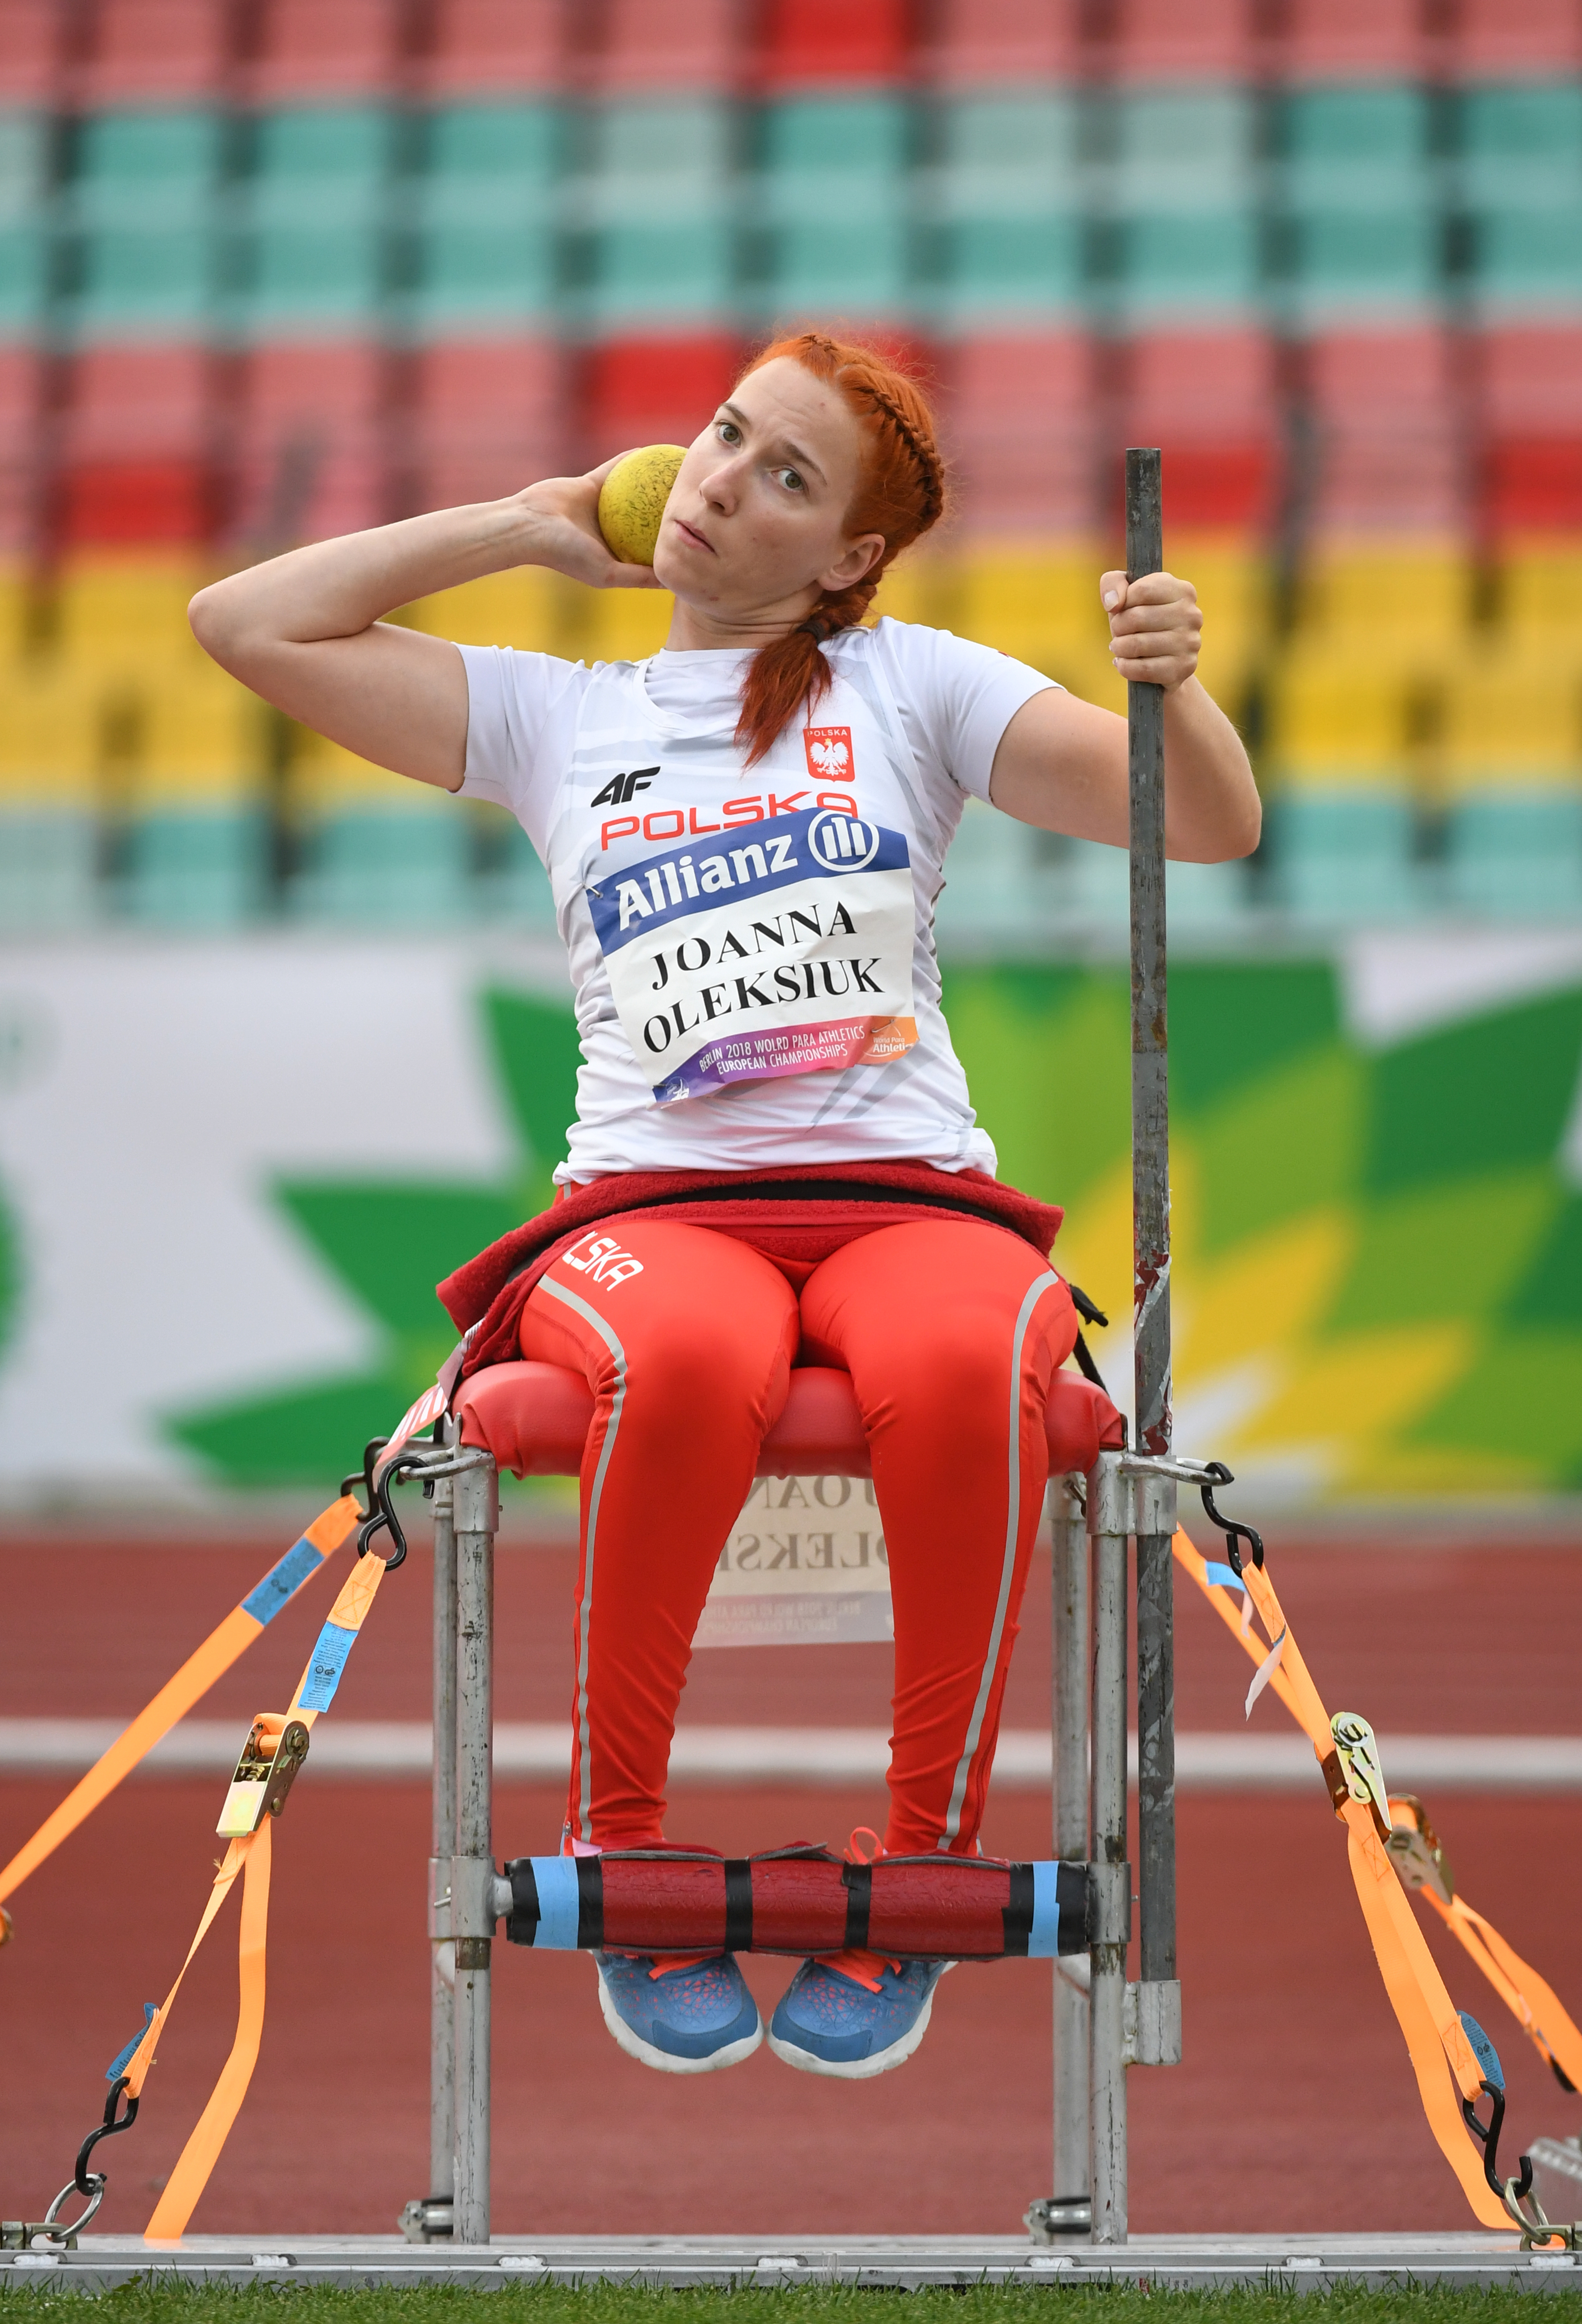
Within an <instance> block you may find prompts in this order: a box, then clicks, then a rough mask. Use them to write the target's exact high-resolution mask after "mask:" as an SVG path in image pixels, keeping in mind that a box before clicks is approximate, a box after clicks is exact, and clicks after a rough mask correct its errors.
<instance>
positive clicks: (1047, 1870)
mask: <svg viewBox="0 0 1582 2324" xmlns="http://www.w3.org/2000/svg"><path fill="white" fill-rule="evenodd" d="M1059 1876H1060V1867H1059V1865H1058V1864H1035V1865H1034V1866H1033V1867H1032V1927H1031V1928H1030V1929H1029V1931H1028V1932H1027V1957H1028V1959H1029V1960H1054V1958H1055V1955H1056V1954H1057V1953H1058V1952H1059V1950H1060V1897H1059V1886H1058V1883H1059Z"/></svg>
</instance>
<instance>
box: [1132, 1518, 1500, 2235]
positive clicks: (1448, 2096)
mask: <svg viewBox="0 0 1582 2324" xmlns="http://www.w3.org/2000/svg"><path fill="white" fill-rule="evenodd" d="M1174 1550H1175V1557H1176V1563H1178V1564H1179V1565H1180V1566H1181V1567H1182V1568H1183V1570H1184V1571H1185V1572H1188V1573H1189V1574H1190V1575H1191V1577H1192V1579H1193V1581H1194V1582H1197V1584H1198V1588H1199V1589H1200V1590H1201V1591H1203V1594H1204V1596H1205V1597H1206V1598H1207V1600H1208V1602H1209V1604H1210V1605H1211V1606H1213V1607H1214V1608H1215V1609H1216V1611H1217V1613H1218V1614H1219V1616H1220V1618H1221V1619H1222V1620H1223V1621H1224V1622H1225V1623H1226V1627H1227V1628H1229V1629H1230V1630H1231V1631H1233V1632H1234V1633H1235V1636H1236V1637H1237V1638H1238V1639H1239V1640H1240V1641H1241V1644H1242V1645H1243V1646H1244V1647H1245V1649H1246V1651H1247V1653H1248V1654H1249V1655H1251V1656H1252V1657H1253V1659H1254V1661H1255V1662H1256V1663H1258V1665H1259V1674H1258V1678H1257V1679H1254V1685H1253V1689H1252V1691H1251V1692H1249V1695H1248V1709H1249V1711H1250V1710H1251V1707H1252V1703H1253V1701H1254V1698H1255V1695H1256V1693H1257V1692H1258V1691H1259V1679H1262V1680H1263V1683H1266V1684H1268V1685H1269V1686H1272V1688H1273V1690H1274V1692H1275V1693H1276V1694H1278V1695H1279V1697H1280V1700H1281V1702H1283V1703H1284V1705H1285V1707H1286V1709H1287V1710H1288V1711H1290V1712H1291V1717H1292V1718H1293V1719H1294V1720H1296V1722H1297V1724H1298V1726H1299V1727H1300V1728H1301V1729H1303V1730H1304V1732H1305V1733H1306V1735H1307V1737H1308V1738H1309V1741H1310V1742H1311V1744H1312V1747H1313V1753H1314V1757H1316V1758H1317V1759H1318V1765H1319V1768H1320V1770H1321V1772H1322V1774H1323V1776H1324V1780H1325V1783H1326V1784H1327V1786H1328V1792H1329V1796H1330V1799H1331V1801H1332V1803H1334V1807H1335V1812H1336V1814H1337V1817H1338V1818H1339V1819H1340V1820H1341V1821H1342V1822H1343V1823H1344V1824H1345V1825H1346V1855H1347V1858H1349V1861H1350V1865H1351V1876H1352V1878H1353V1880H1354V1881H1355V1885H1356V1893H1357V1901H1358V1903H1359V1904H1361V1906H1362V1909H1363V1917H1364V1919H1365V1921H1366V1923H1367V1926H1368V1935H1369V1937H1370V1938H1371V1939H1372V1941H1373V1947H1374V1959H1375V1960H1376V1961H1377V1962H1378V1964H1379V1973H1380V1975H1381V1976H1382V1977H1383V1980H1384V1990H1385V1992H1386V1993H1387V1994H1388V1995H1389V1997H1390V2006H1391V2007H1392V2009H1393V2010H1394V2012H1395V2016H1396V2022H1397V2023H1398V2024H1399V2025H1400V2027H1401V2031H1402V2034H1403V2035H1404V2036H1405V2039H1406V2047H1407V2051H1408V2052H1409V2054H1410V2056H1411V2065H1412V2071H1413V2072H1414V2073H1415V2075H1416V2076H1417V2087H1418V2092H1419V2095H1420V2098H1421V2099H1422V2105H1423V2112H1424V2113H1425V2114H1426V2115H1427V2116H1428V2121H1429V2129H1430V2130H1431V2131H1432V2132H1433V2134H1434V2136H1435V2138H1436V2139H1437V2140H1438V2142H1439V2150H1440V2152H1441V2153H1443V2155H1444V2157H1445V2160H1446V2161H1447V2162H1448V2163H1449V2165H1450V2168H1451V2169H1452V2171H1454V2172H1455V2173H1456V2176H1457V2179H1458V2180H1459V2181H1460V2182H1461V2189H1462V2192H1463V2193H1464V2194H1465V2196H1466V2199H1467V2202H1468V2203H1469V2204H1470V2205H1471V2207H1472V2209H1473V2211H1474V2213H1475V2215H1476V2218H1477V2219H1478V2220H1479V2222H1480V2223H1481V2224H1482V2225H1483V2226H1484V2227H1503V2228H1508V2227H1510V2226H1511V2224H1512V2218H1511V2214H1510V2213H1509V2212H1508V2211H1507V2210H1506V2208H1505V2206H1504V2204H1503V2202H1502V2201H1501V2199H1500V2198H1499V2196H1498V2195H1497V2194H1496V2193H1495V2192H1494V2189H1493V2188H1492V2187H1491V2186H1490V2185H1489V2183H1488V2181H1487V2179H1486V2178H1485V2173H1484V2160H1483V2155H1482V2153H1481V2152H1480V2151H1479V2149H1478V2148H1477V2147H1476V2145H1475V2144H1474V2143H1473V2140H1472V2138H1471V2136H1470V2135H1469V2134H1468V2131H1467V2127H1466V2120H1465V2118H1464V2116H1463V2114H1462V2109H1461V2105H1460V2101H1461V2100H1462V2099H1465V2100H1466V2102H1467V2104H1468V2105H1469V2106H1470V2105H1473V2104H1476V2101H1477V2099H1478V2098H1480V2097H1481V2096H1482V2094H1483V2090H1484V2068H1483V2066H1482V2065H1481V2064H1480V2062H1479V2061H1478V2058H1477V2055H1476V2052H1475V2051H1474V2049H1473V2046H1472V2043H1470V2041H1469V2040H1468V2039H1467V2036H1466V2031H1465V2030H1464V2028H1463V2026H1462V2024H1461V2020H1460V2018H1459V2017H1458V2015H1457V2012H1456V2007H1455V2005H1454V2003H1453V2002H1452V2001H1451V1999H1450V1997H1449V1994H1448V1992H1447V1991H1446V1989H1445V1981H1444V1979H1443V1978H1441V1976H1440V1975H1439V1969H1438V1967H1437V1966H1436V1964H1435V1961H1434V1958H1433V1955H1432V1954H1431V1953H1430V1952H1429V1949H1428V1945H1427V1942H1426V1941H1425V1939H1424V1937H1423V1933H1422V1931H1421V1929H1420V1927H1419V1926H1418V1923H1417V1920H1416V1916H1415V1915H1414V1914H1413V1913H1412V1910H1411V1905H1410V1904H1408V1903H1407V1900H1406V1895H1405V1892H1404V1891H1403V1889H1402V1886H1401V1883H1400V1881H1399V1880H1398V1879H1397V1878H1396V1877H1395V1870H1394V1867H1393V1865H1392V1861H1391V1858H1390V1856H1389V1854H1388V1852H1387V1846H1388V1842H1389V1840H1390V1835H1391V1831H1392V1824H1391V1821H1390V1810H1389V1802H1388V1798H1387V1795H1386V1794H1385V1792H1384V1788H1383V1777H1382V1775H1380V1772H1379V1766H1378V1754H1377V1747H1376V1746H1375V1744H1374V1738H1373V1730H1372V1729H1370V1728H1369V1727H1368V1726H1367V1724H1366V1722H1365V1720H1360V1719H1356V1718H1355V1717H1353V1716H1351V1715H1349V1714H1345V1713H1343V1714H1342V1715H1341V1717H1340V1718H1339V1719H1338V1720H1333V1721H1332V1720H1331V1719H1330V1718H1329V1715H1328V1712H1327V1711H1326V1710H1325V1708H1324V1705H1323V1702H1322V1701H1321V1700H1320V1698H1319V1694H1318V1688H1317V1687H1316V1686H1315V1685H1314V1684H1313V1681H1312V1679H1311V1677H1310V1675H1309V1671H1308V1666H1307V1665H1306V1663H1305V1662H1304V1661H1303V1660H1302V1656H1301V1652H1300V1648H1299V1647H1298V1646H1297V1643H1296V1640H1295V1639H1294V1638H1293V1637H1291V1625H1290V1624H1289V1622H1288V1621H1287V1620H1286V1618H1285V1615H1284V1613H1283V1611H1282V1610H1281V1604H1280V1600H1279V1599H1278V1598H1277V1597H1276V1595H1275V1593H1274V1586H1273V1584H1272V1582H1271V1581H1270V1579H1269V1575H1268V1572H1267V1570H1266V1569H1265V1568H1264V1567H1263V1566H1261V1565H1258V1564H1256V1563H1254V1562H1253V1561H1252V1560H1251V1559H1248V1560H1247V1561H1246V1563H1244V1567H1243V1570H1242V1572H1241V1573H1240V1574H1239V1575H1237V1574H1235V1573H1233V1572H1231V1570H1230V1569H1229V1568H1228V1567H1225V1566H1219V1567H1214V1568H1211V1567H1210V1565H1209V1564H1208V1563H1207V1561H1206V1560H1205V1559H1204V1558H1203V1557H1202V1556H1200V1555H1199V1554H1198V1550H1197V1549H1196V1548H1195V1547H1194V1545H1193V1544H1192V1543H1191V1541H1190V1540H1189V1538H1188V1536H1187V1535H1186V1534H1185V1532H1184V1531H1182V1530H1181V1529H1180V1528H1179V1527H1178V1529H1177V1532H1176V1536H1175V1543H1174ZM1221 1577H1224V1578H1223V1579H1222V1578H1221ZM1227 1582H1228V1583H1229V1585H1230V1587H1232V1588H1235V1589H1239V1590H1241V1591H1244V1592H1245V1594H1246V1595H1247V1597H1249V1598H1250V1599H1251V1600H1252V1602H1253V1604H1254V1607H1255V1608H1256V1609H1257V1612H1258V1618H1259V1619H1260V1621H1261V1622H1262V1623H1263V1628H1264V1631H1265V1633H1266V1634H1267V1637H1268V1638H1269V1640H1270V1646H1269V1649H1268V1651H1267V1652H1265V1651H1264V1649H1263V1646H1261V1644H1260V1642H1259V1641H1258V1640H1257V1639H1255V1638H1254V1637H1253V1636H1252V1634H1251V1630H1250V1628H1248V1627H1247V1626H1246V1625H1245V1624H1244V1620H1243V1618H1242V1615H1241V1614H1240V1613H1239V1612H1238V1611H1237V1610H1236V1609H1235V1607H1234V1606H1233V1605H1232V1603H1231V1600H1230V1598H1229V1596H1228V1594H1227V1590H1226V1583H1227ZM1447 2067H1448V2069H1449V2071H1448V2075H1447V2072H1446V2069H1447Z"/></svg>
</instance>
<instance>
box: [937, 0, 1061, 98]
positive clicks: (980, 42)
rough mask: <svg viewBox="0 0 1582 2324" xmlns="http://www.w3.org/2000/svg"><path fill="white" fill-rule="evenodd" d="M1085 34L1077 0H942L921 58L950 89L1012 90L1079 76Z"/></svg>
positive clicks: (939, 82)
mask: <svg viewBox="0 0 1582 2324" xmlns="http://www.w3.org/2000/svg"><path fill="white" fill-rule="evenodd" d="M1080 39H1081V23H1080V18H1079V16H1078V9H1077V7H1076V5H1074V0H940V5H939V6H938V7H937V8H936V9H935V11H934V13H933V18H932V22H931V23H930V25H929V27H928V30H927V32H926V33H925V35H924V42H925V44H924V47H923V49H922V51H921V57H920V62H921V65H922V67H923V69H924V70H925V71H926V72H927V73H928V74H929V76H930V78H931V79H933V80H934V81H935V82H937V83H938V85H939V87H940V88H942V89H944V90H947V91H953V90H956V89H959V88H965V87H968V86H970V85H971V84H972V83H974V82H980V83H986V84H990V85H996V84H997V85H998V86H1000V87H1001V88H1007V89H1009V88H1016V87H1018V86H1019V85H1022V84H1025V83H1027V82H1029V81H1032V82H1038V81H1045V82H1047V81H1052V80H1067V79H1070V78H1075V73H1076V67H1077V63H1078V55H1079V52H1080Z"/></svg>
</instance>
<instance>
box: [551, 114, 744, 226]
mask: <svg viewBox="0 0 1582 2324" xmlns="http://www.w3.org/2000/svg"><path fill="white" fill-rule="evenodd" d="M587 127H588V142H589V154H588V167H589V171H590V173H591V177H592V181H593V189H594V193H595V197H596V198H597V200H598V202H599V203H600V205H601V206H602V208H604V209H605V210H606V212H607V211H608V210H609V209H611V208H614V209H615V210H617V211H624V210H629V209H630V208H631V207H632V205H633V204H634V202H643V201H651V200H658V201H661V202H663V203H665V204H666V205H667V206H674V207H676V208H698V207H699V206H700V205H701V204H702V203H703V202H706V201H708V200H710V199H713V198H715V197H716V196H717V194H718V193H719V191H720V190H721V189H722V187H723V186H724V185H725V183H726V180H727V179H728V177H729V175H730V172H731V170H732V168H733V166H734V160H735V152H734V148H735V120H734V116H733V113H732V109H731V107H730V106H728V105H726V102H725V101H724V99H723V98H717V97H707V96H698V95H695V94H693V93H691V92H689V91H687V90H683V89H677V90H675V91H673V92H671V93H669V94H668V95H666V96H664V97H650V98H644V99H638V98H630V97H629V98H622V99H621V100H620V101H619V102H618V103H615V104H608V105H600V106H594V107H593V108H592V109H591V111H590V113H589V115H588V120H587Z"/></svg>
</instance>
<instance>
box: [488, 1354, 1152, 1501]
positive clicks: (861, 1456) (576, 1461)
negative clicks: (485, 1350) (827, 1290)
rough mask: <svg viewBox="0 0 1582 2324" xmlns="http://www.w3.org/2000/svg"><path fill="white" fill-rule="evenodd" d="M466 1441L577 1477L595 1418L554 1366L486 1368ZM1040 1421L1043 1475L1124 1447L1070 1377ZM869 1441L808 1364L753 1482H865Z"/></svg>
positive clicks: (842, 1385)
mask: <svg viewBox="0 0 1582 2324" xmlns="http://www.w3.org/2000/svg"><path fill="white" fill-rule="evenodd" d="M456 1409H457V1412H458V1416H459V1417H460V1420H461V1441H462V1443H464V1444H482V1445H485V1446H486V1447H487V1449H488V1450H489V1451H490V1452H492V1453H493V1454H494V1456H495V1460H496V1462H498V1463H499V1465H500V1467H501V1468H502V1469H509V1470H510V1471H512V1473H513V1476H517V1477H575V1476H576V1475H577V1474H578V1471H579V1470H580V1469H581V1467H582V1448H583V1444H584V1443H585V1442H586V1440H587V1431H588V1425H589V1423H590V1422H591V1421H592V1418H593V1392H592V1390H591V1389H590V1388H589V1387H588V1385H587V1381H586V1380H585V1379H583V1377H582V1375H581V1373H580V1372H573V1371H568V1370H566V1369H565V1368H564V1366H562V1365H560V1364H529V1363H516V1364H490V1365H488V1366H487V1367H486V1369H484V1370H483V1371H481V1372H475V1373H474V1374H473V1376H472V1378H471V1379H469V1380H468V1381H467V1383H466V1385H465V1386H464V1387H463V1388H462V1390H461V1393H460V1394H459V1396H458V1397H457V1399H456ZM1044 1425H1045V1429H1046V1432H1047V1434H1048V1436H1049V1443H1050V1473H1051V1474H1052V1475H1056V1476H1060V1475H1064V1474H1065V1472H1066V1471H1068V1470H1069V1469H1091V1468H1092V1466H1093V1464H1094V1462H1095V1461H1096V1460H1097V1458H1098V1454H1099V1449H1100V1447H1101V1446H1107V1447H1111V1448H1117V1447H1118V1446H1119V1445H1120V1443H1121V1442H1122V1420H1121V1416H1120V1414H1119V1413H1118V1412H1117V1411H1116V1410H1115V1406H1114V1405H1113V1404H1112V1403H1111V1402H1110V1400H1109V1398H1108V1397H1107V1396H1106V1394H1105V1392H1104V1390H1103V1389H1102V1388H1095V1387H1094V1386H1093V1385H1092V1384H1091V1382H1089V1381H1087V1380H1085V1379H1081V1378H1080V1377H1079V1376H1078V1374H1077V1373H1076V1372H1067V1371H1060V1372H1057V1373H1056V1374H1055V1377H1054V1379H1052V1380H1051V1381H1050V1398H1049V1403H1048V1404H1047V1406H1045V1408H1044ZM869 1473H870V1471H869V1464H868V1444H867V1439H866V1437H865V1435H864V1434H863V1424H862V1420H861V1417H860V1416H859V1415H858V1412H857V1400H856V1395H855V1393H854V1391H853V1388H852V1384H851V1375H850V1373H849V1372H842V1371H833V1370H830V1369H827V1368H826V1367H825V1366H823V1365H819V1364H810V1365H808V1366H806V1367H805V1368H802V1369H798V1370H796V1371H793V1372H792V1374H791V1393H790V1395H789V1396H788V1397H786V1400H785V1410H784V1411H783V1412H782V1414H781V1416H780V1418H779V1419H778V1420H777V1421H776V1422H775V1424H774V1425H773V1427H772V1429H771V1430H770V1432H769V1434H768V1435H767V1436H766V1437H765V1438H764V1440H763V1451H762V1452H761V1453H760V1455H759V1459H758V1474H759V1475H760V1476H761V1477H865V1476H867V1475H868V1474H869Z"/></svg>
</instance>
